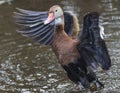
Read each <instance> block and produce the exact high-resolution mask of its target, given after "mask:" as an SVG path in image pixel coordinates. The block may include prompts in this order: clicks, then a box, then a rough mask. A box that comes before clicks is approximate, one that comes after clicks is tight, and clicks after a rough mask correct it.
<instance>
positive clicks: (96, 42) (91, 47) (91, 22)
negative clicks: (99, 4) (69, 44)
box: [78, 12, 111, 70]
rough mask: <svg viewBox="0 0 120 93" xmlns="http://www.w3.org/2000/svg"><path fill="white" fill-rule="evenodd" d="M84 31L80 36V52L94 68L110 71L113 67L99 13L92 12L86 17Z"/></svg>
mask: <svg viewBox="0 0 120 93" xmlns="http://www.w3.org/2000/svg"><path fill="white" fill-rule="evenodd" d="M83 21H84V23H83V30H82V33H81V36H80V40H81V43H80V44H79V45H78V50H79V52H80V54H81V56H82V57H83V58H84V60H85V61H86V63H87V65H88V66H90V67H92V68H97V67H98V66H101V67H102V69H104V70H108V69H109V68H110V66H111V60H110V56H109V54H108V50H107V47H106V44H105V41H104V40H103V28H102V27H101V25H100V16H99V14H98V13H97V12H91V13H88V14H87V15H85V17H84V20H83Z"/></svg>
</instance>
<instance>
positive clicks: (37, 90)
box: [0, 0, 120, 93]
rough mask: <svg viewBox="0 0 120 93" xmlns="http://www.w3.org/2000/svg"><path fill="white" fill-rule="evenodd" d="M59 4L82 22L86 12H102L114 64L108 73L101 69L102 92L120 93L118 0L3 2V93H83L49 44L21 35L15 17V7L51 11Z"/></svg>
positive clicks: (0, 60)
mask: <svg viewBox="0 0 120 93" xmlns="http://www.w3.org/2000/svg"><path fill="white" fill-rule="evenodd" d="M54 4H59V5H61V6H62V7H63V9H64V10H67V11H72V12H74V13H75V14H76V15H77V16H78V17H79V21H80V24H82V18H83V15H84V14H85V13H87V12H90V11H98V12H100V13H101V15H103V20H104V27H105V33H106V38H105V39H106V42H107V46H108V49H109V52H110V56H111V60H112V67H111V70H110V73H111V74H109V75H107V74H105V73H103V72H98V76H99V78H100V79H101V81H102V82H103V83H104V84H105V88H104V89H102V90H101V93H120V1H119V0H14V1H12V2H11V4H8V3H5V4H2V5H0V93H81V92H80V91H79V90H78V88H77V87H76V85H75V84H73V83H72V82H71V81H69V80H68V78H67V76H66V74H65V72H64V70H63V69H62V68H61V67H60V65H59V64H58V62H57V59H56V57H55V56H54V53H53V52H52V50H51V48H50V47H48V46H47V47H46V46H43V45H40V44H38V43H36V42H34V41H32V40H31V39H30V38H26V37H23V36H21V35H20V34H18V33H17V32H16V31H15V30H16V29H17V28H18V27H17V25H15V23H14V19H13V17H12V15H13V11H15V8H16V7H19V8H24V9H30V10H48V9H49V7H50V6H52V5H54Z"/></svg>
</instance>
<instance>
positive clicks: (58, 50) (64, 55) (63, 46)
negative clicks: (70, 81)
mask: <svg viewBox="0 0 120 93" xmlns="http://www.w3.org/2000/svg"><path fill="white" fill-rule="evenodd" d="M78 43H79V41H77V40H75V39H74V40H73V39H72V38H70V37H69V36H68V35H67V34H66V33H65V32H64V31H62V32H61V33H55V35H54V41H53V47H52V49H53V51H54V52H55V54H56V56H57V58H58V61H59V63H60V64H62V65H67V64H69V63H71V62H74V60H76V59H77V58H78V57H79V56H80V55H79V52H78V50H77V45H78Z"/></svg>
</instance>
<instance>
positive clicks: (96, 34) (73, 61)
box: [15, 5, 111, 92]
mask: <svg viewBox="0 0 120 93" xmlns="http://www.w3.org/2000/svg"><path fill="white" fill-rule="evenodd" d="M18 10H19V12H20V13H15V17H16V19H17V21H16V22H17V23H18V24H21V25H24V26H26V28H25V29H22V30H19V32H20V33H22V34H23V35H25V36H28V37H32V38H33V39H34V40H36V41H38V42H40V43H43V44H45V45H50V46H51V47H52V49H53V51H54V53H55V54H56V56H57V58H58V61H59V63H60V64H61V66H62V67H63V68H64V70H65V71H66V73H67V75H68V77H69V79H70V80H71V81H73V82H74V83H76V84H78V85H80V86H81V88H82V87H83V88H85V89H86V90H87V91H89V92H90V90H92V87H96V88H97V89H99V88H101V87H104V85H103V84H102V83H101V82H100V81H99V80H98V78H97V77H96V74H95V72H94V70H95V69H97V67H98V66H100V67H101V68H102V69H103V70H109V68H110V66H111V60H110V57H109V54H108V51H107V48H106V45H105V42H104V40H103V32H102V27H101V25H100V23H99V19H100V17H99V14H98V13H97V12H91V13H88V14H86V15H85V17H84V19H83V21H84V23H83V30H82V33H81V36H79V38H78V39H77V38H76V39H73V38H71V37H70V36H69V35H72V33H73V32H74V30H75V29H74V28H79V27H78V24H76V22H77V19H76V18H75V17H74V16H73V15H71V14H69V13H66V12H63V10H62V8H61V7H60V6H58V5H54V6H52V7H51V8H50V10H49V12H33V11H27V10H22V9H18ZM75 26H76V27H75Z"/></svg>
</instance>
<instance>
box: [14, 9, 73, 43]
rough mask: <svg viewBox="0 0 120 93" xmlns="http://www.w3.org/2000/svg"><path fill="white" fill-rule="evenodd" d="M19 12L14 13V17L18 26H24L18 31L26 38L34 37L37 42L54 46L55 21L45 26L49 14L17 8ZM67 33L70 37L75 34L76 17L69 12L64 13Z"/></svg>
mask: <svg viewBox="0 0 120 93" xmlns="http://www.w3.org/2000/svg"><path fill="white" fill-rule="evenodd" d="M17 10H18V12H14V17H15V19H16V23H17V24H18V25H22V26H24V28H23V29H21V30H18V32H19V33H21V34H22V35H24V36H27V37H32V38H33V39H34V40H35V41H37V42H39V43H42V44H45V45H52V42H53V33H54V25H55V24H54V20H53V21H52V22H50V23H49V24H46V25H45V24H44V20H46V19H47V17H48V12H47V11H46V12H38V11H29V10H24V9H19V8H17ZM64 16H65V31H66V33H67V34H68V35H72V34H73V31H74V30H73V29H74V16H73V15H71V14H70V13H68V12H64Z"/></svg>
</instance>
